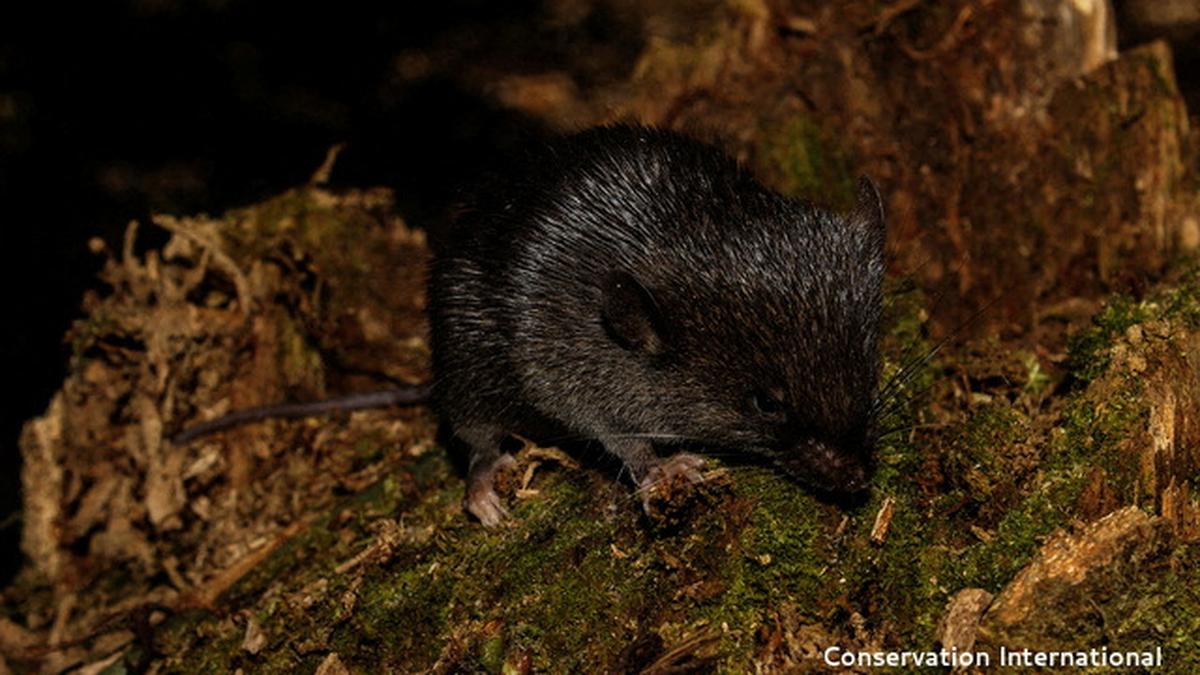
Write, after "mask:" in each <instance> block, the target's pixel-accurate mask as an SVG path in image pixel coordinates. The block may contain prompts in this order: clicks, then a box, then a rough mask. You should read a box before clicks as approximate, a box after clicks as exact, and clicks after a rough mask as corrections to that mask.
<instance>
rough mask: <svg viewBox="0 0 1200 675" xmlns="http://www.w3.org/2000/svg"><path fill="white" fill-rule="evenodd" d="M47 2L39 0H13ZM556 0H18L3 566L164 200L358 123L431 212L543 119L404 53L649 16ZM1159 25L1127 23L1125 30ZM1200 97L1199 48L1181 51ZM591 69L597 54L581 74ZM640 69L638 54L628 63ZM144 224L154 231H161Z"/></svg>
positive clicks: (6, 223) (3, 29)
mask: <svg viewBox="0 0 1200 675" xmlns="http://www.w3.org/2000/svg"><path fill="white" fill-rule="evenodd" d="M4 4H5V5H13V4H17V5H32V4H36V3H4ZM544 14H545V8H544V7H543V3H542V2H539V1H536V0H517V1H506V2H495V0H442V1H441V2H437V3H409V2H394V3H380V4H369V5H368V4H364V5H362V6H358V7H355V6H353V5H346V4H340V5H338V6H337V10H336V12H334V11H333V10H332V9H330V8H329V7H306V6H305V3H284V2H253V3H251V2H238V1H236V0H224V1H222V0H209V1H208V2H187V3H185V2H172V1H171V0H158V1H154V0H143V1H141V2H136V1H127V2H92V3H79V4H78V5H77V6H62V5H57V4H55V5H52V6H51V7H50V8H49V9H43V10H38V9H31V8H30V7H28V6H23V7H5V8H3V9H0V227H2V228H3V232H4V246H3V251H4V257H5V260H4V265H3V268H4V272H5V276H6V279H5V289H6V290H5V295H6V296H7V298H8V301H7V302H6V303H5V304H6V308H7V311H6V312H5V314H6V317H5V322H4V325H5V329H4V331H3V332H2V335H3V342H2V344H3V357H4V363H5V366H6V373H5V375H6V377H4V378H3V382H4V383H5V384H6V385H7V388H8V390H9V392H10V395H9V396H8V397H6V398H7V400H8V401H9V403H8V404H7V405H5V406H3V408H2V409H0V410H2V412H0V585H3V584H4V583H5V581H6V580H7V579H8V577H9V576H10V575H11V574H12V573H13V572H14V571H15V570H16V567H17V565H18V563H19V554H18V550H17V541H18V536H19V520H18V518H17V515H18V511H17V509H18V507H19V501H20V498H19V455H18V451H17V438H18V435H19V433H20V428H21V424H22V423H23V422H24V421H25V420H26V419H28V418H30V417H32V416H34V415H37V414H39V413H40V412H42V411H43V410H44V409H45V406H46V404H47V402H48V401H49V398H50V396H51V394H52V393H53V392H54V391H55V389H56V388H57V387H58V386H59V384H60V383H61V381H62V378H63V375H64V373H65V366H66V360H67V357H68V354H67V351H66V349H65V347H64V344H63V341H62V336H63V334H64V332H65V331H66V329H67V328H68V326H69V325H70V322H71V321H72V320H73V319H74V318H76V317H77V316H78V312H79V310H78V307H79V300H80V297H81V295H82V293H83V291H84V290H85V289H87V288H89V287H91V286H93V285H94V284H95V282H94V278H95V273H96V271H97V270H98V269H99V265H100V263H101V258H100V257H98V256H95V255H93V254H90V253H89V252H88V249H87V242H88V240H89V239H90V238H92V237H97V236H98V237H101V238H103V239H105V240H106V241H108V242H109V246H110V247H112V246H114V245H118V243H119V241H120V237H121V233H122V232H123V230H124V228H125V226H126V224H127V223H128V222H129V221H130V220H131V219H139V220H145V219H146V217H147V216H148V214H149V213H151V212H167V213H178V214H187V213H194V212H201V211H203V212H208V213H220V212H222V211H224V210H226V209H228V208H230V207H233V206H237V205H239V204H246V203H250V202H254V201H256V200H259V199H261V198H263V197H265V196H267V195H270V194H272V193H276V192H279V191H282V190H284V189H286V188H288V187H291V186H294V185H296V184H299V183H302V182H304V181H305V180H306V179H307V178H308V177H309V176H310V175H311V174H312V172H313V171H314V170H315V169H316V168H317V166H318V165H319V164H320V163H321V161H322V159H323V157H324V155H325V152H326V150H327V149H328V148H329V146H330V145H332V144H334V143H338V142H347V143H348V148H347V151H346V152H345V153H344V154H343V156H342V158H341V159H340V161H339V163H338V165H337V169H336V171H335V173H334V183H335V185H336V184H342V185H355V186H372V185H387V186H390V187H393V188H396V190H397V196H398V200H399V201H398V208H399V209H400V211H401V215H403V216H404V217H405V218H406V219H408V220H409V222H410V223H412V224H415V225H418V226H424V225H426V224H428V223H429V222H432V221H433V220H434V219H436V217H437V214H438V213H440V211H441V209H442V208H443V207H444V206H445V205H446V204H447V203H448V201H449V200H450V199H451V198H452V196H453V194H454V192H453V189H454V188H453V186H455V185H458V184H460V183H461V182H462V181H463V179H464V178H465V177H466V176H469V175H470V174H472V173H474V172H475V171H476V170H477V169H478V168H479V166H480V165H482V164H484V163H486V161H487V160H488V158H490V157H492V156H494V155H496V154H503V153H505V152H506V151H510V150H512V149H513V148H514V147H515V146H517V145H518V144H520V143H523V142H527V141H528V140H529V139H530V137H531V136H536V135H538V134H541V133H543V130H542V129H540V128H539V126H538V125H537V124H536V123H534V122H533V121H531V120H528V119H522V118H520V117H518V116H515V115H514V114H513V113H509V112H504V111H501V110H499V109H497V108H495V107H493V106H492V105H491V104H489V103H488V102H487V101H486V100H484V99H483V98H480V97H479V96H477V95H476V94H473V93H471V92H470V91H468V90H466V89H465V88H463V87H462V86H460V84H459V83H456V82H455V81H454V80H453V79H452V78H451V77H447V76H444V75H438V74H437V71H436V69H435V73H434V74H433V75H432V76H430V77H425V78H421V79H419V80H416V81H414V80H411V79H404V78H400V77H398V76H397V67H396V59H397V55H398V54H401V53H405V52H412V51H414V50H417V51H419V50H422V49H426V48H431V47H433V46H434V45H435V44H441V45H442V47H443V52H444V44H445V41H446V40H447V39H454V40H460V41H461V42H462V50H463V52H464V53H465V54H466V56H465V58H475V57H478V58H493V57H494V56H495V55H496V54H502V55H503V58H505V59H508V60H510V61H511V62H512V63H511V67H512V69H513V70H515V71H519V70H520V69H521V68H522V66H523V64H526V63H527V64H529V65H530V67H531V69H533V66H536V65H538V64H545V63H546V62H552V61H553V60H554V59H556V58H559V56H560V55H561V54H562V53H563V51H564V50H566V49H568V48H575V49H578V48H579V43H580V41H584V42H585V43H595V44H596V45H598V46H601V45H603V46H604V48H605V49H608V50H609V52H608V53H609V54H610V55H611V57H612V58H611V59H610V63H615V64H616V65H617V67H618V68H620V67H622V64H625V65H631V64H632V61H633V58H634V57H635V56H636V54H637V53H638V52H639V51H640V44H638V42H637V38H636V32H631V31H629V30H628V28H629V27H628V26H622V25H620V24H619V22H617V21H616V20H615V19H614V20H607V19H606V18H605V16H604V15H603V14H599V15H597V18H595V19H594V20H589V21H587V22H584V23H583V24H582V25H580V26H575V27H573V28H571V29H569V30H567V29H559V30H548V29H544V28H542V26H544V25H545V21H544V18H545V16H544ZM1146 37H1148V36H1147V35H1144V34H1137V33H1136V32H1129V33H1122V35H1121V40H1122V43H1123V45H1127V44H1129V43H1131V42H1136V41H1140V40H1142V39H1145V38H1146ZM1179 58H1180V62H1179V64H1178V70H1179V75H1180V79H1181V84H1182V85H1183V87H1184V90H1185V93H1186V94H1187V95H1188V98H1189V103H1190V104H1191V106H1192V110H1196V109H1198V107H1197V104H1200V101H1198V100H1197V93H1198V92H1200V87H1198V86H1197V72H1198V71H1200V68H1197V67H1196V66H1197V62H1198V60H1197V53H1196V52H1195V51H1193V52H1192V53H1187V52H1186V50H1185V51H1184V52H1183V53H1180V54H1179ZM576 75H577V76H578V77H587V76H588V75H587V74H586V73H584V74H576ZM613 75H614V76H620V75H621V73H613ZM148 230H149V228H146V229H144V230H143V242H149V243H150V244H153V243H154V235H153V233H151V232H149V231H148Z"/></svg>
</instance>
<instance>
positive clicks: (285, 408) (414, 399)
mask: <svg viewBox="0 0 1200 675" xmlns="http://www.w3.org/2000/svg"><path fill="white" fill-rule="evenodd" d="M429 390H430V387H429V385H428V384H411V385H405V386H400V387H393V388H391V389H382V390H380V391H368V392H361V393H357V394H346V395H345V396H335V397H333V398H327V399H325V400H323V401H311V402H308V403H277V404H274V405H264V406H259V407H257V408H246V409H245V410H235V411H233V412H231V413H229V414H227V415H222V416H220V417H218V418H216V419H211V420H209V421H207V422H201V423H200V424H197V425H195V426H193V427H189V428H187V429H184V430H183V431H181V432H179V433H178V434H175V436H174V437H172V438H171V442H172V443H174V444H176V445H182V444H184V443H187V442H189V441H191V440H193V439H196V438H199V437H200V436H204V435H207V434H211V433H212V432H214V431H221V430H223V429H229V428H232V427H236V426H241V425H243V424H249V423H251V422H261V421H262V420H268V419H297V418H300V417H312V416H314V415H324V414H326V413H332V412H342V411H350V410H365V409H367V408H387V407H391V406H395V405H420V404H422V403H425V402H427V401H429Z"/></svg>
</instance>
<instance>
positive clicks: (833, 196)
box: [757, 115, 856, 210]
mask: <svg viewBox="0 0 1200 675" xmlns="http://www.w3.org/2000/svg"><path fill="white" fill-rule="evenodd" d="M760 138H761V139H762V140H761V141H760V143H759V145H758V151H757V157H758V162H759V166H760V168H761V170H762V172H763V173H764V175H766V176H767V177H769V178H770V179H772V182H773V183H775V185H774V187H775V188H777V189H778V190H780V191H781V192H783V193H784V194H787V195H790V196H792V197H798V198H801V199H807V200H810V201H813V202H815V203H818V204H823V205H826V206H829V207H833V208H838V209H844V210H845V209H849V208H851V207H853V206H854V203H855V195H856V188H855V177H854V174H853V171H852V165H851V162H850V161H849V159H848V158H847V157H846V155H845V154H844V152H843V151H842V149H841V148H839V147H837V146H836V145H835V144H834V143H832V142H830V140H829V139H828V138H827V137H826V136H825V134H824V132H823V131H822V129H821V127H820V125H818V124H816V123H815V122H813V121H812V120H811V119H809V118H807V117H804V116H802V115H796V116H794V117H791V118H789V119H787V120H784V121H783V122H782V123H779V124H778V125H777V126H776V127H774V128H772V129H768V130H766V131H765V132H764V133H762V134H761V135H760Z"/></svg>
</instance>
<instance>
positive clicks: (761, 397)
mask: <svg viewBox="0 0 1200 675" xmlns="http://www.w3.org/2000/svg"><path fill="white" fill-rule="evenodd" d="M750 404H751V405H752V406H754V410H755V412H757V413H758V414H760V415H763V416H764V417H780V416H782V415H783V414H784V413H785V412H787V404H785V403H784V402H783V391H782V390H780V389H779V388H778V387H771V388H770V389H755V390H754V391H753V392H752V393H751V394H750Z"/></svg>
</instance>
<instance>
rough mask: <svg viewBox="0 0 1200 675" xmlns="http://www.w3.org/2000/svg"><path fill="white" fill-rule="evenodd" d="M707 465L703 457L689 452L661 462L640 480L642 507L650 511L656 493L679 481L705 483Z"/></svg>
mask: <svg viewBox="0 0 1200 675" xmlns="http://www.w3.org/2000/svg"><path fill="white" fill-rule="evenodd" d="M707 466H708V462H707V461H706V460H705V459H704V458H703V457H700V456H699V455H693V454H691V453H689V452H680V453H677V454H675V455H672V456H671V457H668V458H667V459H665V460H663V461H661V462H659V463H658V464H657V465H655V466H654V467H653V468H651V469H650V471H648V472H647V473H646V475H645V477H643V478H642V480H641V481H639V484H638V492H640V493H641V495H642V509H643V510H644V511H645V512H646V513H650V512H651V510H652V506H651V501H652V497H654V496H655V495H654V493H656V492H660V491H661V492H666V491H669V489H670V488H671V487H672V486H674V485H675V484H677V483H679V482H683V483H685V484H686V485H695V484H697V483H703V482H704V469H705V467H707ZM679 479H682V481H680V480H679Z"/></svg>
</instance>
